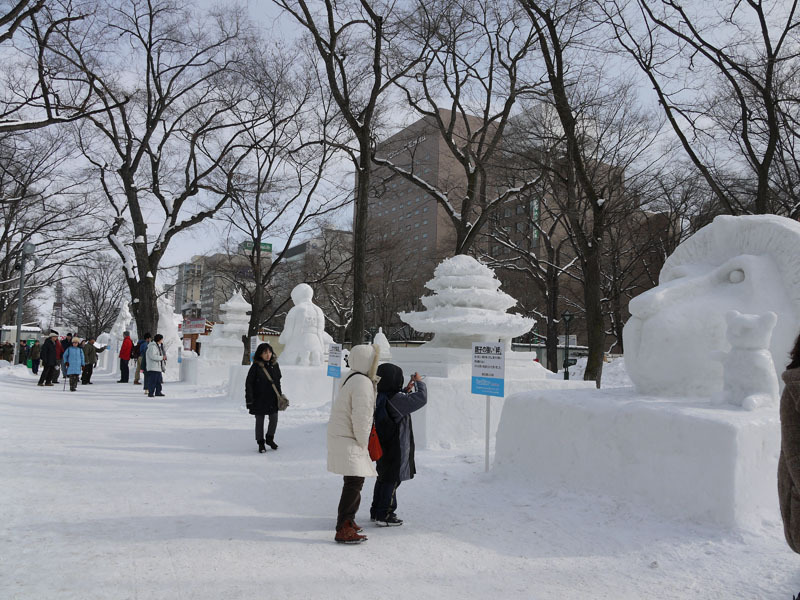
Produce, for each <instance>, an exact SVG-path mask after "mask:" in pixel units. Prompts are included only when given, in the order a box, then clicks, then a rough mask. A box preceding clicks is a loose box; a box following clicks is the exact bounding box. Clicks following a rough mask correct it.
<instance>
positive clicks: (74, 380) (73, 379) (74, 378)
mask: <svg viewBox="0 0 800 600" xmlns="http://www.w3.org/2000/svg"><path fill="white" fill-rule="evenodd" d="M68 377H69V389H70V391H71V392H74V391H75V390H77V389H78V377H80V376H79V375H68Z"/></svg>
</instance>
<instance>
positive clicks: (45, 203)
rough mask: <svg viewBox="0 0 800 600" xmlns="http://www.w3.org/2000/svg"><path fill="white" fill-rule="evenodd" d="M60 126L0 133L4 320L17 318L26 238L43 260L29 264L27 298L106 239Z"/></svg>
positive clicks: (0, 304)
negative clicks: (72, 169) (72, 173)
mask: <svg viewBox="0 0 800 600" xmlns="http://www.w3.org/2000/svg"><path fill="white" fill-rule="evenodd" d="M70 139H71V138H70V136H69V135H68V134H67V132H64V131H62V130H60V129H59V128H58V127H54V128H49V129H47V130H44V131H40V132H37V133H36V134H35V135H34V134H30V133H28V134H23V133H14V134H0V322H2V323H12V322H14V319H15V317H14V315H15V313H16V309H17V298H18V286H19V271H17V270H16V267H17V265H18V264H19V261H20V257H21V254H22V248H23V246H24V244H26V243H28V242H31V243H34V244H36V255H35V256H36V258H37V259H38V261H39V262H38V266H36V265H35V264H34V263H33V262H29V263H28V265H27V268H26V284H25V299H24V300H23V302H24V303H25V305H27V304H28V303H29V302H30V301H31V300H32V299H34V298H36V297H38V296H40V295H41V293H42V292H43V291H44V290H45V289H46V288H48V287H50V286H51V285H52V284H53V283H55V282H56V281H59V280H60V279H61V278H62V277H64V276H65V275H66V273H67V270H68V268H69V267H70V266H71V265H75V264H79V263H80V261H82V260H84V259H85V256H86V254H87V253H89V252H91V251H93V250H95V249H96V248H97V245H98V244H99V243H101V242H102V236H101V235H100V234H98V230H101V229H102V221H100V220H99V219H97V218H96V215H97V214H98V212H99V211H98V210H97V202H96V201H94V200H93V199H92V197H91V196H90V195H88V194H87V193H86V191H85V188H84V185H83V183H84V182H83V181H82V180H80V179H74V178H72V177H71V176H70V174H69V173H68V172H67V168H68V165H69V162H70V160H71V157H72V155H73V154H74V145H73V144H71V142H70Z"/></svg>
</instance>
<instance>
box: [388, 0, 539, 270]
mask: <svg viewBox="0 0 800 600" xmlns="http://www.w3.org/2000/svg"><path fill="white" fill-rule="evenodd" d="M415 4H416V10H415V12H414V14H413V16H412V17H411V18H409V19H408V21H407V23H406V26H407V27H406V29H405V31H404V35H405V36H406V37H408V41H407V42H406V43H405V44H404V52H405V53H406V54H407V55H408V58H407V59H406V60H405V62H406V63H417V64H416V66H415V67H414V69H413V71H412V72H410V73H409V74H408V75H406V76H404V77H401V78H399V79H398V80H397V86H398V88H399V89H400V90H401V91H402V94H403V96H405V98H406V100H407V102H408V104H409V105H410V106H411V108H412V109H413V110H414V111H415V112H416V113H417V114H419V115H421V116H422V117H424V118H425V119H426V121H427V122H428V126H429V127H430V128H432V129H433V131H434V132H437V133H438V135H440V136H441V139H442V141H443V143H444V144H445V146H446V148H447V150H448V152H449V154H450V155H451V156H452V161H450V162H451V163H452V164H447V165H446V166H444V165H439V169H438V173H439V176H440V179H439V181H435V182H432V181H430V178H429V177H427V176H426V175H425V172H426V167H427V166H428V165H427V164H426V163H425V161H420V160H418V158H417V157H416V155H415V153H414V146H413V145H411V144H407V143H406V146H405V148H403V147H401V148H400V149H396V148H395V147H393V146H391V145H387V146H386V147H385V148H382V149H381V151H380V152H376V154H374V155H373V160H374V162H375V163H376V164H378V165H382V166H384V167H386V168H388V169H389V170H390V171H391V172H392V173H394V174H395V175H397V176H399V177H402V178H404V179H406V180H408V181H410V182H412V183H414V184H415V185H417V186H419V187H420V189H421V190H422V191H424V192H426V193H427V194H428V195H429V196H431V197H432V198H433V199H435V200H436V201H437V202H438V203H439V205H440V206H442V207H443V209H444V211H445V213H446V214H447V216H448V217H449V218H450V222H451V223H452V225H453V228H454V230H455V240H454V252H455V254H465V253H467V252H469V250H470V248H471V247H472V245H473V244H474V242H475V241H476V240H477V239H478V236H479V234H480V232H481V230H482V228H483V226H484V224H485V223H486V221H487V219H489V217H490V216H491V214H492V212H493V211H494V210H496V209H497V208H498V207H499V206H501V205H502V204H503V203H504V202H506V201H507V200H509V199H511V198H514V197H515V196H516V195H517V194H519V193H521V192H523V191H524V190H525V189H526V188H527V187H529V186H531V185H534V184H535V183H536V181H537V180H538V173H533V174H532V175H533V179H531V180H522V181H515V182H512V183H511V184H510V185H500V182H498V181H493V180H492V172H493V171H495V170H496V168H497V166H498V165H499V164H500V162H501V160H500V154H501V153H500V148H501V140H502V139H503V135H504V133H505V130H506V126H507V124H508V122H509V119H510V118H511V114H512V109H513V108H514V107H515V105H516V103H517V102H518V101H519V99H520V98H523V97H525V96H531V95H533V94H535V93H536V92H537V90H538V88H539V82H538V81H537V79H536V77H535V76H530V75H529V74H528V73H526V65H527V64H528V63H529V60H528V58H529V56H528V55H529V53H530V51H531V50H532V49H533V47H534V46H535V45H536V35H535V31H534V29H533V27H532V26H531V24H530V21H529V20H528V19H527V17H526V16H525V13H524V11H522V10H521V9H520V8H519V6H518V4H516V2H514V1H513V0H511V1H508V2H505V1H501V2H486V1H483V0H438V1H434V2H422V1H420V2H416V3H415ZM405 142H407V141H405V140H397V141H396V144H395V146H396V145H398V144H401V145H402V144H403V143H405ZM394 156H398V159H394V158H393V157H394ZM448 158H449V157H448ZM529 174H531V173H529ZM504 183H508V182H504Z"/></svg>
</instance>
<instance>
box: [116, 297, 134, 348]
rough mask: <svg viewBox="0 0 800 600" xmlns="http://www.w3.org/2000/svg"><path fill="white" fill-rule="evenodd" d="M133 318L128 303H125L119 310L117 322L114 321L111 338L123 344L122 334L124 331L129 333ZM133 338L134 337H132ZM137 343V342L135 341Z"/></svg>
mask: <svg viewBox="0 0 800 600" xmlns="http://www.w3.org/2000/svg"><path fill="white" fill-rule="evenodd" d="M132 319H133V317H132V316H131V311H130V309H129V308H128V303H127V302H123V303H122V306H120V308H119V314H118V315H117V320H116V321H114V324H113V325H112V326H111V332H110V333H111V337H112V338H113V339H114V340H116V341H119V342H121V341H122V337H123V336H122V333H123V332H124V331H128V328H129V327H130V324H131V320H132ZM131 337H133V335H131ZM134 341H136V340H134Z"/></svg>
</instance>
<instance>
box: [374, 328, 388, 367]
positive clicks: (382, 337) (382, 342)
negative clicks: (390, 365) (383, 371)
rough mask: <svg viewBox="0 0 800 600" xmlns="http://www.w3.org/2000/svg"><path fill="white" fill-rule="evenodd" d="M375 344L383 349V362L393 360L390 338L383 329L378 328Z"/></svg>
mask: <svg viewBox="0 0 800 600" xmlns="http://www.w3.org/2000/svg"><path fill="white" fill-rule="evenodd" d="M374 343H376V344H378V346H379V347H380V349H381V361H382V362H386V361H388V360H389V359H391V358H392V347H391V345H389V338H387V337H386V334H385V333H383V327H378V333H376V334H375V341H374Z"/></svg>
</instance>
